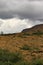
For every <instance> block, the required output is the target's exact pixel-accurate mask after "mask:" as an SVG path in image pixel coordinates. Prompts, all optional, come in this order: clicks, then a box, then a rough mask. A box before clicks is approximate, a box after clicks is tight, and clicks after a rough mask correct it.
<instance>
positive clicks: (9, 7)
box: [0, 0, 43, 33]
mask: <svg viewBox="0 0 43 65" xmlns="http://www.w3.org/2000/svg"><path fill="white" fill-rule="evenodd" d="M36 24H43V0H0V31H4V32H6V33H10V32H11V33H12V32H20V31H21V30H22V29H24V28H28V27H32V26H33V25H36ZM15 25H16V26H15Z"/></svg>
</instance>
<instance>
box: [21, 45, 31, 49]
mask: <svg viewBox="0 0 43 65" xmlns="http://www.w3.org/2000/svg"><path fill="white" fill-rule="evenodd" d="M21 49H22V50H31V47H30V46H28V45H24V46H23V47H22V48H21Z"/></svg>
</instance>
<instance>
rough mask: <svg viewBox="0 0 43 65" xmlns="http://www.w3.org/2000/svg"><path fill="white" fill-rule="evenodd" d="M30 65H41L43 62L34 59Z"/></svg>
mask: <svg viewBox="0 0 43 65" xmlns="http://www.w3.org/2000/svg"><path fill="white" fill-rule="evenodd" d="M32 65H43V60H41V59H36V60H34V61H33V62H32Z"/></svg>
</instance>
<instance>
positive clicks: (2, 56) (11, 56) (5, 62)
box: [0, 49, 22, 65]
mask: <svg viewBox="0 0 43 65" xmlns="http://www.w3.org/2000/svg"><path fill="white" fill-rule="evenodd" d="M19 61H22V55H21V54H20V53H18V52H16V53H11V52H8V51H6V50H2V49H0V65H12V64H15V63H17V62H19Z"/></svg>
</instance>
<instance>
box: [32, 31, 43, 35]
mask: <svg viewBox="0 0 43 65" xmlns="http://www.w3.org/2000/svg"><path fill="white" fill-rule="evenodd" d="M32 34H33V35H43V32H41V31H39V30H38V31H37V32H34V33H32Z"/></svg>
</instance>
